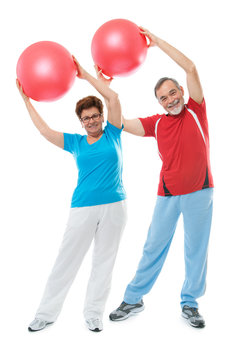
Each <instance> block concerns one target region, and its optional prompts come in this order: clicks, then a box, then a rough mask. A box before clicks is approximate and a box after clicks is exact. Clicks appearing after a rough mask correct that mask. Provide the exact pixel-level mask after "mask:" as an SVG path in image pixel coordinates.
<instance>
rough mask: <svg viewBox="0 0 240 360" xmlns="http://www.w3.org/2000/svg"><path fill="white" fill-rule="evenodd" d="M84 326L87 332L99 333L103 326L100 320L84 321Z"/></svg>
mask: <svg viewBox="0 0 240 360" xmlns="http://www.w3.org/2000/svg"><path fill="white" fill-rule="evenodd" d="M86 325H87V327H88V329H89V330H91V331H95V332H99V331H102V329H103V324H102V321H101V320H100V319H86Z"/></svg>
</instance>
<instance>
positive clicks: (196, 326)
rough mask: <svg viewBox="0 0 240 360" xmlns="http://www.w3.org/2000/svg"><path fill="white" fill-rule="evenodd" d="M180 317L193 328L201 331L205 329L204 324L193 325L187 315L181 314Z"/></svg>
mask: <svg viewBox="0 0 240 360" xmlns="http://www.w3.org/2000/svg"><path fill="white" fill-rule="evenodd" d="M182 317H183V318H184V319H185V320H187V321H188V323H189V325H191V326H192V327H194V328H199V329H202V328H204V327H205V324H200V325H194V324H193V323H191V321H190V318H189V317H188V316H187V315H185V314H184V313H182Z"/></svg>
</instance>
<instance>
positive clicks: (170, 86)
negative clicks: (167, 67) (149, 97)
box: [156, 80, 184, 115]
mask: <svg viewBox="0 0 240 360" xmlns="http://www.w3.org/2000/svg"><path fill="white" fill-rule="evenodd" d="M156 95H157V99H158V101H159V103H160V104H161V105H162V107H163V108H164V109H165V110H166V111H167V112H168V113H169V114H170V115H178V114H180V112H181V111H182V109H183V107H184V98H183V95H184V91H183V88H182V87H181V86H180V89H178V88H177V86H176V85H175V84H174V82H173V81H172V80H166V81H165V82H164V83H163V84H162V85H161V86H160V88H159V89H158V90H157V92H156Z"/></svg>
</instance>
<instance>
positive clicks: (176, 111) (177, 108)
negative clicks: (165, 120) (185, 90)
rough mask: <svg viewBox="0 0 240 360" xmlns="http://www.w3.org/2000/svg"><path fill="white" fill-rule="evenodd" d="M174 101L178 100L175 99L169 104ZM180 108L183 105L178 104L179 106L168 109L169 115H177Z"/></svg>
mask: <svg viewBox="0 0 240 360" xmlns="http://www.w3.org/2000/svg"><path fill="white" fill-rule="evenodd" d="M176 102H178V100H175V101H174V102H173V103H172V104H171V105H174V103H176ZM182 109H183V105H181V104H179V106H177V107H175V108H174V109H172V110H171V108H170V109H168V112H169V114H171V115H179V114H180V112H181V111H182Z"/></svg>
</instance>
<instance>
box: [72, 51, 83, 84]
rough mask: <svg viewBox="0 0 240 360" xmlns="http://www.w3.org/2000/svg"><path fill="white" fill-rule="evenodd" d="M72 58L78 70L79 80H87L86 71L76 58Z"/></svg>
mask: <svg viewBox="0 0 240 360" xmlns="http://www.w3.org/2000/svg"><path fill="white" fill-rule="evenodd" d="M72 58H73V61H74V63H75V65H76V68H77V77H78V78H79V79H86V74H87V72H86V70H84V68H83V67H82V66H81V65H80V64H79V62H78V61H77V59H76V58H75V56H73V55H72Z"/></svg>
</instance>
